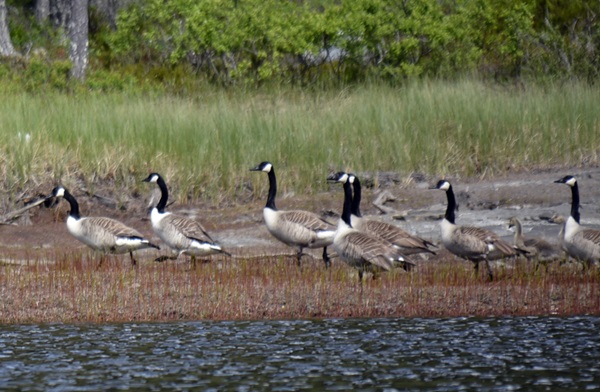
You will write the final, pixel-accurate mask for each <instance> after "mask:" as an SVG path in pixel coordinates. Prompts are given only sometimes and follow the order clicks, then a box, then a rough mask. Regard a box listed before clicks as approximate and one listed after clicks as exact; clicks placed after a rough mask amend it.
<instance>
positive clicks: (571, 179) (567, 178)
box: [554, 176, 577, 186]
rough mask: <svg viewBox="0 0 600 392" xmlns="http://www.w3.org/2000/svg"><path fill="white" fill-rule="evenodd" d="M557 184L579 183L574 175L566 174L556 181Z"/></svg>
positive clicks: (569, 184)
mask: <svg viewBox="0 0 600 392" xmlns="http://www.w3.org/2000/svg"><path fill="white" fill-rule="evenodd" d="M554 182H555V183H557V184H567V185H568V186H574V185H575V184H577V180H576V179H575V177H573V176H564V177H563V178H561V179H560V180H556V181H554Z"/></svg>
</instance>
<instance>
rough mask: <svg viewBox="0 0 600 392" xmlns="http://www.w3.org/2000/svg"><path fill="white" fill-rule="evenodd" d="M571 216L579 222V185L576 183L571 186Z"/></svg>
mask: <svg viewBox="0 0 600 392" xmlns="http://www.w3.org/2000/svg"><path fill="white" fill-rule="evenodd" d="M571 196H572V201H571V216H572V217H573V219H575V222H577V223H579V187H578V186H577V183H575V185H573V186H572V187H571Z"/></svg>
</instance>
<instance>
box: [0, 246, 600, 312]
mask: <svg viewBox="0 0 600 392" xmlns="http://www.w3.org/2000/svg"><path fill="white" fill-rule="evenodd" d="M50 258H53V259H54V260H55V261H56V262H55V263H50V264H44V263H39V262H37V261H36V260H35V259H32V260H30V262H29V264H27V265H21V266H15V265H4V266H2V267H1V268H2V274H0V287H1V290H2V301H1V303H0V320H2V322H3V323H42V322H121V321H170V320H199V319H215V320H240V319H298V318H338V317H455V316H470V315H474V316H504V315H581V314H593V315H598V314H600V274H598V269H597V268H595V269H591V270H587V271H582V270H581V266H580V265H575V264H570V265H562V266H561V265H559V264H558V263H557V264H555V265H551V266H550V267H549V268H548V270H547V271H545V270H544V269H543V268H541V269H538V270H536V269H535V266H534V265H533V264H531V263H517V264H514V263H509V264H507V266H506V267H496V268H495V271H496V276H497V279H496V281H495V282H493V283H489V282H487V281H486V280H485V278H484V277H483V275H482V276H481V277H474V276H473V270H472V265H471V263H469V262H462V261H445V262H429V263H421V264H420V265H419V268H418V270H417V271H416V272H414V273H410V274H408V273H404V272H402V271H396V272H394V273H388V274H385V275H383V276H381V277H380V278H379V279H377V280H371V279H368V280H365V282H364V284H363V289H362V292H361V290H360V286H359V285H358V284H357V276H356V273H355V272H354V271H353V270H352V269H349V268H348V267H347V266H345V265H344V264H343V263H341V262H339V261H338V262H334V264H333V266H332V268H330V269H329V270H325V269H324V268H323V266H322V263H321V261H319V260H314V261H306V262H305V263H304V266H303V268H302V269H299V268H297V267H296V265H295V262H294V261H293V260H291V259H286V258H285V257H270V258H269V257H267V258H263V259H262V260H251V259H234V260H220V261H219V260H217V261H214V262H212V263H207V264H201V265H198V266H197V267H196V269H195V270H191V267H190V264H189V263H164V264H158V263H153V262H142V263H141V264H140V265H139V266H138V268H137V269H136V270H133V269H132V268H131V266H130V264H129V262H128V260H127V259H126V258H124V259H122V260H121V259H119V258H115V259H112V260H111V259H109V260H108V261H107V262H105V264H103V265H102V266H101V267H100V268H99V269H97V267H96V266H97V260H94V259H90V258H87V257H86V256H84V257H80V256H72V255H71V256H68V255H61V254H58V253H57V254H55V255H53V256H50Z"/></svg>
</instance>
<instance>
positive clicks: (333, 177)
mask: <svg viewBox="0 0 600 392" xmlns="http://www.w3.org/2000/svg"><path fill="white" fill-rule="evenodd" d="M348 179H349V176H348V173H346V172H342V171H339V172H337V173H333V174H330V175H329V176H327V181H329V182H341V183H345V182H346V181H348Z"/></svg>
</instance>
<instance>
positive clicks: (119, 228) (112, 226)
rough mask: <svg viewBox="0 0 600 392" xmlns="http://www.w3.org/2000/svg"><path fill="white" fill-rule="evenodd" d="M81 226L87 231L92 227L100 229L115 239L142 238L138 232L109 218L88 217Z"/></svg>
mask: <svg viewBox="0 0 600 392" xmlns="http://www.w3.org/2000/svg"><path fill="white" fill-rule="evenodd" d="M82 225H83V226H87V227H88V228H89V229H92V226H94V227H96V228H100V229H102V230H104V231H106V232H107V233H110V234H112V235H114V236H116V237H125V238H127V237H129V238H144V236H143V235H142V234H141V233H140V232H139V231H137V230H135V229H133V228H131V227H129V226H126V225H125V224H123V223H121V222H119V221H118V220H115V219H111V218H105V217H88V218H85V219H84V220H82Z"/></svg>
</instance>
